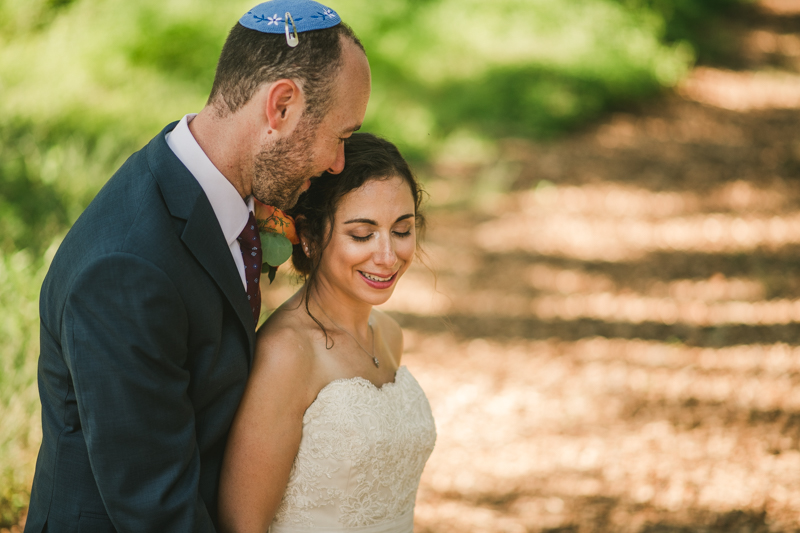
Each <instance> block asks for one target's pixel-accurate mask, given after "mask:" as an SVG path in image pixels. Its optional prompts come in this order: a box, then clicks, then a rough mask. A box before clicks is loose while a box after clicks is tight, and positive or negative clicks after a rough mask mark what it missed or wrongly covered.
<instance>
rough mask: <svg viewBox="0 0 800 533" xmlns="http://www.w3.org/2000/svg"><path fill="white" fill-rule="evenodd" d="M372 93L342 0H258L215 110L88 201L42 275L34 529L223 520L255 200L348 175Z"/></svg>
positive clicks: (229, 48) (215, 96)
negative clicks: (332, 1) (221, 484)
mask: <svg viewBox="0 0 800 533" xmlns="http://www.w3.org/2000/svg"><path fill="white" fill-rule="evenodd" d="M369 92H370V73H369V65H368V63H367V60H366V56H365V55H364V51H363V48H362V47H361V44H360V43H359V41H358V39H357V38H356V37H355V36H354V35H353V33H352V31H351V30H350V29H349V28H348V27H347V26H345V25H343V24H340V21H339V18H338V15H337V14H336V13H335V12H333V11H332V10H330V9H328V8H326V7H324V6H322V5H320V4H317V3H315V2H311V1H309V0H297V1H291V0H273V1H271V2H266V3H264V4H261V5H259V6H257V7H256V8H254V9H253V10H251V11H250V12H248V13H247V14H246V15H244V16H243V17H242V19H241V20H240V22H239V24H237V25H236V26H235V27H234V28H233V29H232V30H231V33H230V35H229V37H228V39H227V41H226V43H225V46H224V48H223V51H222V54H221V56H220V60H219V65H218V67H217V74H216V77H215V80H214V85H213V88H212V91H211V96H210V97H209V100H208V103H207V105H206V107H205V108H203V110H202V111H201V112H200V113H199V114H197V115H196V116H195V115H187V116H186V117H184V118H183V120H181V121H180V123H177V124H176V123H173V124H170V125H169V126H167V127H166V128H165V129H164V131H162V132H161V133H160V134H159V135H157V136H156V137H155V138H154V139H153V140H152V141H151V142H150V143H149V144H148V145H147V146H145V147H144V148H143V149H142V150H140V151H139V152H137V153H136V154H134V155H133V156H132V157H131V158H130V159H129V160H128V161H127V162H126V163H125V164H124V165H123V166H122V167H121V168H120V169H119V170H118V171H117V173H116V174H115V175H114V176H113V177H112V178H111V180H109V182H108V183H107V184H106V186H105V187H104V188H103V190H101V191H100V193H99V194H98V195H97V197H96V198H95V199H94V201H93V202H92V203H91V205H90V206H89V207H88V208H87V209H86V211H85V212H84V213H83V215H81V217H80V218H79V219H78V221H77V222H76V223H75V226H74V227H73V228H72V230H71V231H70V232H69V234H68V235H67V237H66V238H65V240H64V242H63V244H62V245H61V248H60V249H59V251H58V253H57V254H56V257H55V259H54V260H53V263H52V266H51V267H50V271H49V273H48V275H47V278H46V279H45V282H44V285H43V287H42V294H41V300H40V314H41V355H40V359H39V392H40V397H41V401H42V425H43V442H42V447H41V450H40V452H39V458H38V461H37V465H36V474H35V478H34V484H33V490H32V494H31V503H30V509H29V514H28V521H27V524H26V527H25V531H26V532H37V533H38V532H40V531H50V532H56V533H58V532H62V531H65V532H70V531H80V532H106V531H120V532H122V531H131V532H137V533H140V532H150V531H152V532H183V531H185V532H206V531H214V530H215V526H214V524H215V521H216V493H217V485H218V479H219V471H220V464H221V459H222V454H223V451H224V448H225V443H226V438H227V433H228V429H229V427H230V423H231V421H232V419H233V416H234V413H235V411H236V408H237V405H238V403H239V399H240V397H241V394H242V391H243V388H244V385H245V381H246V379H247V374H248V371H249V366H250V362H251V359H252V355H253V345H254V341H255V327H256V324H257V318H258V314H259V312H260V292H259V290H258V286H259V285H258V283H259V278H258V272H260V265H257V264H253V263H254V262H255V261H256V260H258V256H260V250H259V249H258V248H259V245H258V243H257V242H256V241H257V233H256V234H254V233H253V231H252V230H253V218H252V214H251V213H250V211H251V210H252V203H253V202H252V198H253V197H254V198H256V199H258V200H260V201H262V202H264V203H266V204H269V205H274V206H276V207H279V208H284V209H285V208H287V207H290V206H291V205H293V204H294V203H295V202H296V200H297V197H298V195H299V194H300V192H301V191H302V190H304V189H305V188H306V187H307V186H308V184H309V179H310V178H312V177H313V176H317V175H319V174H321V173H322V172H323V171H325V170H327V171H329V172H333V173H338V172H340V171H341V170H342V168H343V166H344V152H343V144H342V142H343V139H344V138H346V137H348V136H349V135H350V134H351V133H352V132H353V131H355V130H357V129H358V127H359V125H360V124H361V121H362V120H363V117H364V113H365V111H366V106H367V100H368V99H369ZM253 235H255V236H253ZM251 239H252V240H253V242H250V240H251ZM251 245H252V246H251ZM251 254H252V255H251Z"/></svg>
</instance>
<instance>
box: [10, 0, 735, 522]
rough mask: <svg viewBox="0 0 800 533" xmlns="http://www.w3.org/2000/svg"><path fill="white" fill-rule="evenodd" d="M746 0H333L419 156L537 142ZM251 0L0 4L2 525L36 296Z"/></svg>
mask: <svg viewBox="0 0 800 533" xmlns="http://www.w3.org/2000/svg"><path fill="white" fill-rule="evenodd" d="M743 1H746V0H559V1H553V0H494V1H493V2H478V1H477V0H458V1H456V0H381V1H380V2H375V1H372V0H336V1H333V0H332V1H331V3H330V5H331V6H332V7H333V8H335V9H336V10H337V11H338V12H339V13H340V14H341V15H342V17H343V19H344V20H345V21H347V22H348V23H349V24H350V25H351V26H352V27H353V28H354V29H355V31H356V33H357V34H358V35H359V36H360V38H361V39H362V41H363V42H364V44H365V46H366V48H367V51H368V55H369V59H370V63H371V66H372V71H373V94H372V98H371V102H370V107H369V109H368V113H367V120H366V124H365V128H364V129H365V130H367V131H373V132H376V133H379V134H382V135H384V136H386V137H388V138H389V139H392V140H394V141H395V142H397V143H398V145H399V146H400V147H401V149H402V150H403V151H404V152H405V153H406V154H407V155H409V156H411V157H412V158H416V159H425V158H429V157H431V156H433V155H435V154H436V153H437V151H438V150H440V149H442V147H443V146H448V143H449V142H450V141H451V140H452V139H467V141H468V142H472V141H470V139H472V140H474V139H483V140H487V139H488V140H491V139H494V138H498V137H501V136H527V137H533V138H547V137H552V136H554V135H558V134H560V133H563V132H565V131H568V130H570V129H571V128H574V127H576V126H579V125H580V124H582V123H585V122H586V121H589V120H592V119H593V118H595V117H597V116H599V115H600V114H602V113H603V112H606V111H607V110H609V109H613V108H616V107H619V106H625V105H628V104H630V103H631V102H635V101H639V100H642V99H645V98H648V97H651V96H652V95H654V94H657V93H659V92H660V91H662V90H664V88H669V87H671V86H673V85H674V84H675V83H677V82H678V81H679V80H680V78H681V77H682V76H683V75H684V74H685V73H686V72H687V70H688V69H689V68H690V67H691V65H692V62H693V61H694V58H695V55H696V51H697V50H699V49H700V46H699V45H698V43H701V42H702V38H701V37H702V33H703V31H702V28H703V25H704V24H707V23H708V22H709V21H711V20H713V18H714V16H716V15H717V14H719V13H721V12H723V11H724V10H725V9H728V8H730V7H732V6H734V5H735V4H738V3H741V2H743ZM250 7H252V5H251V0H247V1H244V0H234V1H230V2H217V1H214V0H138V1H137V2H128V1H123V0H104V1H102V2H101V1H99V0H0V346H2V348H0V350H2V351H0V358H1V359H0V372H2V373H1V374H0V391H2V393H0V421H2V422H0V425H2V428H0V430H1V432H0V435H2V437H0V487H3V489H2V490H0V526H2V525H7V524H9V523H11V522H13V520H14V517H15V516H16V514H17V513H18V512H19V511H20V509H21V508H22V507H24V505H25V502H26V500H27V491H28V490H29V483H30V479H31V476H32V471H33V470H32V469H33V461H34V458H35V454H36V451H37V449H38V440H37V439H38V437H37V436H36V435H37V431H38V430H39V418H38V417H39V415H38V410H37V409H38V406H37V402H38V400H37V396H36V386H35V379H36V376H35V367H36V354H37V349H38V348H37V346H38V335H37V327H38V321H37V311H36V309H37V306H36V298H37V293H38V289H39V286H40V284H41V281H42V278H43V275H44V272H45V271H46V267H47V262H48V260H47V258H48V257H50V256H51V255H52V253H53V251H54V250H55V248H56V246H57V243H58V242H60V239H61V238H62V237H63V235H64V234H65V232H66V231H67V229H68V228H69V227H70V226H71V224H72V223H73V222H74V221H75V219H76V218H77V216H78V215H79V214H80V213H81V211H82V210H83V209H84V208H85V207H86V205H87V204H88V202H89V201H90V200H91V198H92V197H93V196H94V195H95V194H96V192H97V191H98V190H99V188H100V187H101V186H102V184H103V183H104V182H105V181H106V180H107V179H108V178H109V177H110V175H111V174H112V173H113V171H114V170H115V169H116V168H117V167H118V166H119V165H120V164H121V163H122V161H123V160H124V159H125V158H126V157H128V156H129V155H130V154H131V153H132V152H133V151H135V150H136V149H138V148H139V147H141V146H142V145H143V144H144V143H146V142H147V141H148V140H149V139H150V138H151V137H152V136H153V135H154V134H156V133H157V132H158V131H160V129H161V128H162V127H163V126H164V125H165V124H166V123H168V122H170V121H172V120H176V119H179V118H180V117H181V116H183V115H184V114H185V113H188V112H193V111H198V110H199V109H200V108H201V107H202V106H203V104H204V102H205V99H206V97H207V94H208V91H209V89H210V87H211V82H212V79H213V74H214V67H215V63H216V59H217V56H218V54H219V50H220V49H221V47H222V44H223V42H224V39H225V37H226V35H227V32H228V30H229V28H230V26H231V25H232V24H233V23H234V21H236V20H237V19H238V17H239V16H241V14H242V13H244V12H246V11H247V9H249V8H250Z"/></svg>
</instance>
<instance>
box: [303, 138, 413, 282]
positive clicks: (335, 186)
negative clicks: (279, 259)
mask: <svg viewBox="0 0 800 533" xmlns="http://www.w3.org/2000/svg"><path fill="white" fill-rule="evenodd" d="M395 177H399V178H402V179H403V180H404V181H405V182H406V183H407V184H408V187H409V189H410V190H411V196H412V197H413V198H414V214H415V215H416V216H415V226H416V229H417V234H418V235H421V233H422V231H423V230H424V229H425V218H424V216H423V215H422V214H421V213H420V204H421V203H422V194H423V190H422V187H420V185H419V182H418V181H417V179H416V177H414V174H413V173H412V172H411V169H410V168H409V167H408V163H406V160H405V159H403V156H401V155H400V152H399V151H398V149H397V147H396V146H395V145H394V144H392V143H390V142H389V141H387V140H385V139H381V138H380V137H376V136H375V135H372V134H370V133H354V134H353V135H352V136H351V137H350V138H348V139H345V141H344V170H342V172H341V173H339V174H329V173H328V172H325V173H323V174H322V176H320V177H319V178H314V179H312V180H311V187H309V189H308V190H307V191H305V192H304V193H303V194H301V195H300V198H299V199H298V201H297V205H295V206H294V207H293V208H292V209H290V210H288V211H287V212H288V214H289V215H291V216H292V217H293V218H294V219H295V225H296V228H297V235H298V236H300V238H301V240H302V241H304V242H305V243H306V244H307V245H308V249H309V252H310V254H309V256H306V254H305V252H304V251H303V244H302V243H301V244H296V245H295V246H294V249H293V251H292V264H293V265H294V268H295V270H296V271H297V272H298V273H299V274H300V275H302V276H303V277H305V279H306V283H309V284H313V282H314V279H315V278H316V272H317V268H318V267H319V262H320V257H321V255H322V253H323V252H324V251H325V248H326V247H327V246H328V243H329V242H330V240H331V236H332V235H333V222H334V218H335V216H336V208H337V207H338V205H339V202H340V201H341V199H342V197H343V196H344V195H346V194H347V193H349V192H350V191H354V190H356V189H358V188H359V187H361V186H362V185H364V184H365V183H366V182H368V181H370V180H388V179H392V178H395Z"/></svg>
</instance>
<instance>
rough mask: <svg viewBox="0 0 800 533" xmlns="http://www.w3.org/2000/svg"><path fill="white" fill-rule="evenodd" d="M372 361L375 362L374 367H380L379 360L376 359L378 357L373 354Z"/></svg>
mask: <svg viewBox="0 0 800 533" xmlns="http://www.w3.org/2000/svg"><path fill="white" fill-rule="evenodd" d="M372 362H373V363H375V368H380V366H381V362H380V361H378V358H377V357H375V356H374V355H373V356H372Z"/></svg>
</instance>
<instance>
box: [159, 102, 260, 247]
mask: <svg viewBox="0 0 800 533" xmlns="http://www.w3.org/2000/svg"><path fill="white" fill-rule="evenodd" d="M196 116H197V113H190V114H188V115H186V116H184V117H183V119H181V121H180V122H179V123H178V125H177V126H175V129H174V130H172V131H171V132H169V133H167V144H168V145H169V147H170V148H171V149H172V151H173V152H174V153H175V155H176V156H177V158H178V159H180V161H181V163H183V164H184V166H185V167H186V168H187V169H188V170H189V172H191V173H192V175H193V176H194V177H195V179H196V180H197V182H198V183H199V184H200V187H201V188H202V189H203V192H205V194H206V196H207V197H208V201H209V203H211V208H212V209H213V210H214V214H215V215H216V216H217V220H218V221H219V226H220V228H221V229H222V234H223V235H224V236H225V240H226V241H227V242H228V246H231V245H232V244H233V242H234V241H235V240H236V239H237V237H239V235H240V234H241V233H242V230H243V229H244V226H245V224H247V220H248V218H249V216H250V211H252V210H253V198H252V197H248V198H247V202H246V203H245V202H244V201H243V200H242V197H241V196H239V192H238V191H237V190H236V188H235V187H234V186H233V184H232V183H231V182H230V181H228V179H227V178H226V177H225V176H223V175H222V172H220V171H219V170H218V169H217V167H215V166H214V163H212V162H211V160H210V159H209V158H208V156H207V155H206V153H205V152H203V149H202V148H200V145H199V144H197V141H196V140H195V138H194V135H192V132H191V130H189V122H191V121H192V120H193V119H194V117H196Z"/></svg>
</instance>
